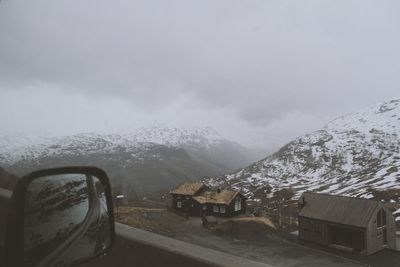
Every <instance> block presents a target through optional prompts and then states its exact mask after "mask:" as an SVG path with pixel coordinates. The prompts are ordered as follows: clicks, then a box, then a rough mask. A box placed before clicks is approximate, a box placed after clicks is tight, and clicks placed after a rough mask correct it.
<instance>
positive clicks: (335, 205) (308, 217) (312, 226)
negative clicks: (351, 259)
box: [298, 192, 396, 255]
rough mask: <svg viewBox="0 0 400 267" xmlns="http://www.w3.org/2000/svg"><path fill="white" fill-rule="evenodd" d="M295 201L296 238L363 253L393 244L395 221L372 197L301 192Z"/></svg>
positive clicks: (393, 245)
mask: <svg viewBox="0 0 400 267" xmlns="http://www.w3.org/2000/svg"><path fill="white" fill-rule="evenodd" d="M298 204H299V209H300V211H299V218H298V220H299V238H300V239H302V240H306V241H311V242H315V243H319V244H322V245H328V246H331V247H336V248H341V249H345V250H350V251H356V252H359V253H361V254H364V255H370V254H373V253H375V252H377V251H379V250H382V249H384V248H395V246H396V238H395V221H394V217H393V215H392V213H391V212H390V211H389V210H388V209H387V208H386V207H385V205H384V204H383V203H382V202H380V201H376V200H370V199H362V198H355V197H345V196H336V195H328V194H318V193H310V192H305V193H304V194H303V195H302V196H301V197H300V199H299V201H298Z"/></svg>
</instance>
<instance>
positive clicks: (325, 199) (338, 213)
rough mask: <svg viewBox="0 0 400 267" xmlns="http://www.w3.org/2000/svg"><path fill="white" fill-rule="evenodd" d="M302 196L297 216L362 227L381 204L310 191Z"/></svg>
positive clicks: (365, 225) (368, 200)
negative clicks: (300, 207) (302, 200)
mask: <svg viewBox="0 0 400 267" xmlns="http://www.w3.org/2000/svg"><path fill="white" fill-rule="evenodd" d="M302 197H304V201H305V205H304V207H303V208H302V209H301V211H300V213H299V216H302V217H308V218H312V219H317V220H322V221H329V222H334V223H340V224H345V225H351V226H356V227H363V228H365V227H367V226H368V223H369V221H370V219H371V216H372V215H373V214H374V212H375V210H376V209H377V208H378V206H380V205H382V204H381V203H380V202H379V201H376V200H370V199H362V198H355V197H344V196H335V195H328V194H318V193H310V192H305V193H304V194H303V195H302V196H301V197H300V200H301V199H302Z"/></svg>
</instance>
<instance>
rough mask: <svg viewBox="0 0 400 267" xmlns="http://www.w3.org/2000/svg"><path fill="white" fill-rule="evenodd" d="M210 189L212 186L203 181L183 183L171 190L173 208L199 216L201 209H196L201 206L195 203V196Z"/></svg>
mask: <svg viewBox="0 0 400 267" xmlns="http://www.w3.org/2000/svg"><path fill="white" fill-rule="evenodd" d="M208 190H210V188H209V187H208V186H206V185H205V184H203V183H197V182H188V183H184V184H181V185H179V186H178V187H177V188H175V190H173V191H171V192H170V195H171V196H172V208H173V209H175V210H177V211H181V212H185V213H187V214H188V215H190V216H198V215H197V214H198V213H199V212H200V211H199V210H196V209H199V207H197V206H195V205H194V204H195V203H194V201H193V197H194V196H198V195H200V194H202V193H204V192H205V191H208Z"/></svg>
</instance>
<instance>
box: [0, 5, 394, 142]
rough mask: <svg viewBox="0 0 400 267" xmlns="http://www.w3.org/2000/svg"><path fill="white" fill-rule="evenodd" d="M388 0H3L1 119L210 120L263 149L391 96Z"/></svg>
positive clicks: (59, 130)
mask: <svg viewBox="0 0 400 267" xmlns="http://www.w3.org/2000/svg"><path fill="white" fill-rule="evenodd" d="M399 13H400V2H399V1H397V0H393V1H381V0H379V1H378V0H376V1H368V0H359V1H351V0H343V1H340V0H331V1H322V0H315V1H309V0H303V1H299V0H293V1H283V0H276V1H267V0H260V1H242V0H237V1H235V0H210V1H206V0H197V1H189V0H181V1H170V0H160V1H150V0H143V1H132V0H125V1H117V0H114V1H109V0H108V1H103V0H81V1H71V0H68V1H66V0H57V1H54V0H35V1H28V0H25V1H22V0H5V1H1V2H0V131H1V133H2V134H13V133H17V132H28V133H35V134H36V133H39V134H41V133H52V134H71V133H77V132H83V131H85V132H87V131H121V130H126V129H133V128H136V127H139V126H143V125H146V124H149V123H150V124H151V123H154V122H155V121H158V122H159V123H162V124H167V125H173V126H179V127H193V126H199V127H203V126H211V127H213V128H215V129H216V130H217V131H219V132H220V133H221V134H222V135H223V136H225V137H227V138H230V139H232V140H235V141H238V142H241V143H243V144H245V145H260V146H266V147H269V148H271V147H272V148H276V147H277V146H279V145H282V144H284V143H285V142H287V141H290V139H292V138H294V137H296V136H298V135H302V134H304V133H307V132H310V131H313V130H317V129H319V128H320V127H322V126H323V125H325V124H326V123H327V122H329V121H330V120H332V119H334V118H335V117H337V116H340V115H342V114H344V113H349V112H352V111H355V110H357V109H359V108H362V107H364V106H368V105H370V104H375V103H376V102H381V101H385V100H389V99H392V98H398V97H400V75H399V74H400V16H399V15H398V14H399Z"/></svg>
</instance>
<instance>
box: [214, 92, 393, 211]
mask: <svg viewBox="0 0 400 267" xmlns="http://www.w3.org/2000/svg"><path fill="white" fill-rule="evenodd" d="M207 182H208V183H209V184H211V185H214V186H222V187H225V186H228V187H232V188H236V189H240V190H242V191H243V192H245V193H246V195H247V196H248V197H250V198H253V199H254V198H257V197H258V196H257V195H256V194H255V192H256V191H257V189H260V188H269V187H272V191H277V190H279V189H282V188H290V189H292V190H293V191H294V193H295V197H298V196H299V195H300V194H301V193H302V192H303V191H305V190H312V191H317V192H325V193H332V194H341V195H349V196H359V197H364V198H372V197H376V196H381V197H382V198H385V199H386V200H387V201H389V202H393V203H394V202H395V201H399V200H400V199H399V197H400V99H397V100H392V101H389V102H386V103H381V104H378V105H375V106H371V107H368V108H365V109H363V110H360V111H358V112H356V113H353V114H349V115H345V116H343V117H340V118H338V119H336V120H334V121H332V122H331V123H329V124H328V125H327V126H326V127H324V128H323V129H321V130H320V131H316V132H314V133H311V134H308V135H305V136H302V137H299V138H297V139H296V140H294V141H292V142H290V143H289V144H287V145H285V146H284V147H282V148H281V149H280V150H279V151H278V152H276V153H275V154H273V155H271V156H269V157H267V158H265V159H263V160H261V161H258V162H256V163H254V164H252V165H250V166H249V167H247V168H244V169H242V170H240V171H238V172H235V173H233V174H230V175H225V176H221V177H217V178H214V179H209V180H207ZM267 191H268V190H267ZM399 214H400V210H399Z"/></svg>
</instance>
